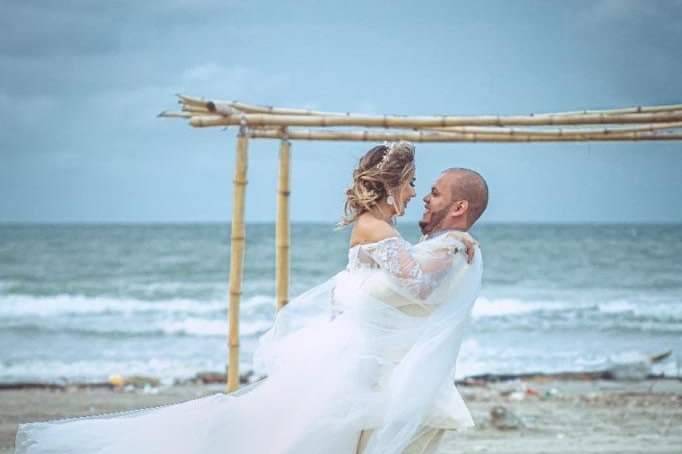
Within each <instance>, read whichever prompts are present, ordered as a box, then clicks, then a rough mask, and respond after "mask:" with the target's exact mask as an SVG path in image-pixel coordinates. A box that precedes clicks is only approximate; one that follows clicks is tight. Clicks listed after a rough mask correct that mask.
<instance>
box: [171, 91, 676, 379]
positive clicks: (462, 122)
mask: <svg viewBox="0 0 682 454" xmlns="http://www.w3.org/2000/svg"><path fill="white" fill-rule="evenodd" d="M178 98H179V101H178V102H179V103H180V105H181V110H180V111H164V112H161V113H160V114H159V117H164V118H184V119H186V120H187V121H188V122H189V124H190V125H191V126H194V127H199V128H204V127H215V126H218V127H229V126H238V128H239V132H238V135H237V149H236V154H235V170H234V181H233V185H234V193H233V204H232V230H231V238H230V241H231V249H230V286H229V306H228V308H229V309H228V317H229V319H228V327H229V328H228V345H229V353H228V364H229V367H228V373H227V392H232V391H235V390H236V389H238V387H239V304H240V301H241V284H242V275H243V264H244V251H245V242H246V227H245V224H244V208H245V206H244V203H245V193H246V184H247V167H248V165H247V161H248V140H249V138H251V139H278V140H280V148H279V177H278V184H277V223H276V242H275V248H276V255H275V262H276V275H275V276H276V277H275V293H276V304H277V309H278V310H279V309H281V308H282V307H284V306H285V305H286V304H287V302H288V298H289V186H290V178H289V170H290V160H291V142H290V140H322V141H372V142H377V141H378V142H381V141H394V140H409V141H411V142H445V143H453V142H483V143H486V142H492V143H515V142H586V141H668V140H682V104H672V105H659V106H636V107H626V108H620V109H610V110H584V111H575V112H556V113H544V114H530V115H509V116H501V115H486V116H462V115H436V116H420V117H414V116H402V115H367V114H354V113H348V112H323V111H315V110H308V109H296V108H288V107H273V106H261V105H255V104H248V103H243V102H239V101H217V100H207V99H203V98H196V97H191V96H185V95H178ZM339 127H346V128H350V129H337V128H339ZM519 127H520V128H519ZM358 128H364V129H358Z"/></svg>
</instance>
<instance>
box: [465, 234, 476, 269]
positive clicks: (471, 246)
mask: <svg viewBox="0 0 682 454" xmlns="http://www.w3.org/2000/svg"><path fill="white" fill-rule="evenodd" d="M462 243H464V247H465V248H466V253H467V263H468V264H471V262H473V261H474V252H475V251H476V249H475V247H476V244H475V243H474V242H473V241H471V240H470V239H468V238H462Z"/></svg>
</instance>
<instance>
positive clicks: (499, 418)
mask: <svg viewBox="0 0 682 454" xmlns="http://www.w3.org/2000/svg"><path fill="white" fill-rule="evenodd" d="M490 425H491V426H493V427H494V428H496V429H497V430H519V429H523V428H524V427H525V425H524V424H523V421H521V418H519V417H518V416H516V414H514V412H512V411H511V410H509V409H508V408H506V407H503V406H501V405H496V406H494V407H493V408H491V409H490Z"/></svg>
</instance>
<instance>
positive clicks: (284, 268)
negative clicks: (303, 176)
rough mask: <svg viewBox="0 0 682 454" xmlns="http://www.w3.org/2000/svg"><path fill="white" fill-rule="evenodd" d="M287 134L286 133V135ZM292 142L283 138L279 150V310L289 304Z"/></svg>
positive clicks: (277, 285)
mask: <svg viewBox="0 0 682 454" xmlns="http://www.w3.org/2000/svg"><path fill="white" fill-rule="evenodd" d="M284 134H286V133H284ZM290 157H291V142H289V141H288V140H287V138H286V135H285V136H284V137H283V138H282V142H281V144H280V148H279V183H278V187H277V227H276V241H277V244H276V247H275V248H276V252H275V262H276V267H277V268H276V273H275V295H276V301H277V310H279V309H281V308H283V307H284V306H285V305H286V304H287V303H288V302H289V170H290Z"/></svg>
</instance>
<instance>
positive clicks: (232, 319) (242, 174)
mask: <svg viewBox="0 0 682 454" xmlns="http://www.w3.org/2000/svg"><path fill="white" fill-rule="evenodd" d="M247 167H248V137H247V136H246V134H245V133H244V131H240V133H239V136H238V137H237V150H236V156H235V167H234V182H233V185H234V193H233V202H232V231H231V234H230V297H229V298H230V303H229V310H228V316H229V320H228V325H229V332H228V338H229V346H228V347H229V357H228V365H229V366H228V372H227V392H232V391H235V390H236V389H237V388H239V303H240V299H241V292H242V274H243V265H244V249H245V248H246V227H245V225H244V199H245V196H246V184H247V180H246V174H247Z"/></svg>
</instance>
